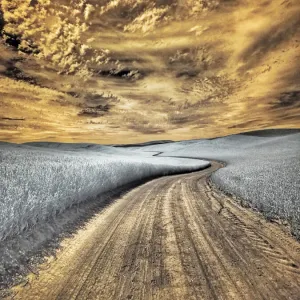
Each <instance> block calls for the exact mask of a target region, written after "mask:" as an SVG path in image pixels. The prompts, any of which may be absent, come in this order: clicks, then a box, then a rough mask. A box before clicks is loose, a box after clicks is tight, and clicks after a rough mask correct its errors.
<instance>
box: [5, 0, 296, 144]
mask: <svg viewBox="0 0 300 300" xmlns="http://www.w3.org/2000/svg"><path fill="white" fill-rule="evenodd" d="M0 28H1V36H0V140H2V141H6V142H16V143H23V142H29V141H59V142H91V143H103V144H116V143H135V142H144V141H150V140H186V139H195V138H212V137H217V136H223V135H228V134H234V133H239V132H244V131H250V130H258V129H264V128H299V127H300V117H299V116H300V99H299V98H300V47H299V46H300V2H299V1H298V0H294V1H293V0H273V1H258V0H252V1H247V0H227V1H225V0H223V1H221V0H219V1H217V0H215V1H210V0H202V1H201V0H197V1H196V0H59V1H58V0H52V1H50V0H2V1H1V3H0Z"/></svg>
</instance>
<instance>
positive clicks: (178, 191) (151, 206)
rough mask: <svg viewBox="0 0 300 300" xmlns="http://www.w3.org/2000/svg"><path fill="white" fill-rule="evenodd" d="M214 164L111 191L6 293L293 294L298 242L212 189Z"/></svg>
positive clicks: (299, 286) (298, 282)
mask: <svg viewBox="0 0 300 300" xmlns="http://www.w3.org/2000/svg"><path fill="white" fill-rule="evenodd" d="M219 167H220V164H218V163H213V164H212V167H211V168H209V169H206V170H204V171H201V172H195V173H191V174H185V175H176V176H170V177H163V178H159V179H155V180H152V181H150V182H148V183H146V184H144V185H142V186H140V187H138V188H136V189H134V190H132V191H130V192H129V193H127V194H126V195H124V196H123V197H122V198H120V199H118V200H116V201H115V202H114V203H112V204H110V205H109V206H107V207H106V208H105V209H104V210H103V211H102V212H101V213H99V214H98V215H96V216H95V217H94V218H93V219H92V220H91V221H90V222H89V223H88V224H87V226H86V227H85V228H82V229H81V230H79V232H78V233H77V234H76V235H75V236H74V237H73V238H70V239H68V240H66V241H65V242H64V244H63V248H62V250H61V251H60V252H59V253H58V255H57V257H56V259H53V260H51V261H49V262H48V264H47V265H46V264H45V265H44V266H41V270H40V273H39V276H38V277H37V276H33V275H32V276H31V277H29V282H27V283H26V284H23V286H18V287H16V288H15V289H14V299H22V300H23V299H26V300H29V299H39V300H40V299H43V300H44V299H50V300H52V299H53V300H54V299H61V300H69V299H78V300H79V299H80V300H83V299H101V300H103V299H104V300H108V299H112V300H116V299H124V300H125V299H127V300H128V299H138V300H140V299H159V300H163V299H170V300H171V299H172V300H174V299H180V300H181V299H184V300H188V299H195V300H198V299H230V300H233V299H254V300H259V299H273V300H274V299H280V300H283V299H292V300H294V299H295V300H298V299H300V244H299V243H297V242H296V241H294V240H293V239H292V238H291V237H289V236H288V235H287V234H285V233H284V232H283V231H282V230H281V229H280V228H279V227H278V225H276V224H272V223H268V222H266V221H265V220H264V219H263V218H262V217H261V216H260V215H259V214H257V213H254V212H251V211H250V210H248V209H245V208H242V207H240V206H239V205H238V204H237V203H236V202H235V201H233V200H232V199H231V198H229V197H227V196H224V195H223V194H221V193H219V192H218V191H216V190H214V188H213V187H211V185H210V184H209V181H208V178H209V176H210V174H211V173H212V172H213V171H215V170H216V169H218V168H219Z"/></svg>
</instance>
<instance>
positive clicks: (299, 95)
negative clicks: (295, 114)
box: [273, 90, 300, 109]
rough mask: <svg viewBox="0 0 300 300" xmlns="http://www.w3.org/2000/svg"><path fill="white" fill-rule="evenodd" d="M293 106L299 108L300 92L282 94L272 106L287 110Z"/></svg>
mask: <svg viewBox="0 0 300 300" xmlns="http://www.w3.org/2000/svg"><path fill="white" fill-rule="evenodd" d="M293 106H300V91H299V90H297V91H292V92H286V93H282V94H281V95H280V96H279V98H278V100H277V102H276V103H275V104H274V105H273V108H274V109H276V108H284V107H286V108H288V107H293Z"/></svg>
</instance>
